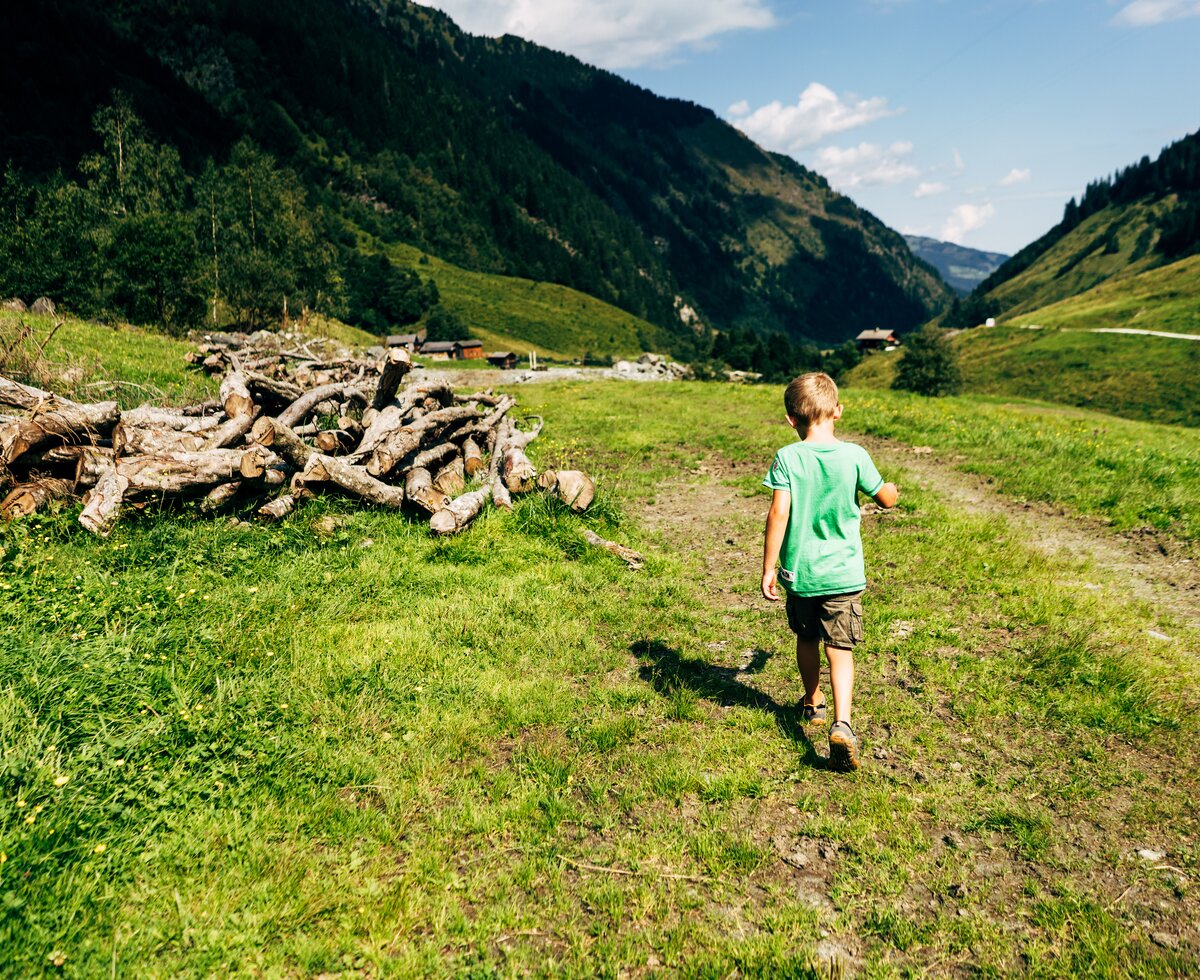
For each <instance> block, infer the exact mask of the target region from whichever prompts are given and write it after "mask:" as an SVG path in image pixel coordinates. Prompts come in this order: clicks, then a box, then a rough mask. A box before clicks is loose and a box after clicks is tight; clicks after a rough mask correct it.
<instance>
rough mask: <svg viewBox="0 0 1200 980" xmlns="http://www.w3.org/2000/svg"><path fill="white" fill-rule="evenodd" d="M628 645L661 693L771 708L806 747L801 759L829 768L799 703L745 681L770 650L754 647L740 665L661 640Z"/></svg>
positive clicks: (641, 674)
mask: <svg viewBox="0 0 1200 980" xmlns="http://www.w3.org/2000/svg"><path fill="white" fill-rule="evenodd" d="M629 649H630V652H631V653H633V655H634V656H635V657H637V658H638V660H640V661H641V663H642V666H641V669H640V670H639V671H638V676H639V677H641V679H642V680H644V681H646V682H647V683H649V684H650V686H651V687H653V688H654V690H656V691H657V692H658V693H659V694H664V695H668V696H669V695H671V694H673V693H675V692H676V691H679V690H681V689H682V690H687V691H691V692H692V693H694V694H696V695H698V696H700V697H702V698H704V699H706V700H708V701H712V702H714V703H715V704H719V705H721V706H722V707H726V708H729V707H741V708H754V709H756V710H758V711H767V712H770V714H771V715H773V716H774V718H775V724H776V725H778V726H779V730H780V731H781V732H782V733H783V734H784V735H785V736H786V737H787V738H790V739H791V740H792V741H794V742H796V743H797V745H799V746H800V747H801V748H802V749H803V752H804V755H803V758H802V760H801V761H802V762H804V763H805V764H806V765H810V766H812V767H813V768H814V769H826V768H828V765H829V763H828V760H827V759H825V758H823V757H822V756H821V755H819V754H818V753H817V750H816V747H815V746H814V745H813V743H812V740H811V739H809V737H808V732H807V731H806V730H805V727H804V724H803V721H802V720H801V717H800V709H799V707H798V706H797V705H790V704H789V705H784V704H780V703H779V702H778V701H776V700H775V699H774V698H772V697H771V696H770V695H769V694H764V693H763V692H762V691H760V690H758V689H757V688H753V687H751V686H750V685H748V684H746V683H744V681H743V678H745V677H746V676H747V675H749V674H755V673H758V672H759V671H760V670H762V668H763V666H764V665H765V664H766V662H767V659H768V658H769V657H770V656H771V655H770V654H769V653H768V652H767V651H765V650H755V651H754V656H753V658H752V659H751V661H750V663H749V664H747V665H746V666H745V667H742V668H737V667H718V666H716V665H715V664H709V663H705V662H704V661H702V660H692V659H690V658H687V657H684V656H683V655H682V654H680V652H679V651H678V650H676V649H675V648H674V647H670V646H667V645H666V644H665V643H663V642H661V641H660V640H637V641H636V642H634V643H631V644H630V646H629Z"/></svg>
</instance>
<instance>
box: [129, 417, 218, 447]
mask: <svg viewBox="0 0 1200 980" xmlns="http://www.w3.org/2000/svg"><path fill="white" fill-rule="evenodd" d="M211 431H213V432H216V431H218V430H216V429H214V430H211ZM112 442H113V451H114V452H115V453H116V454H117V455H118V456H135V455H138V454H140V453H195V452H199V451H200V450H201V449H204V448H205V447H206V446H207V445H208V436H206V435H201V434H200V433H197V432H182V431H176V430H175V429H160V428H152V429H144V428H141V427H140V426H134V425H129V424H127V423H126V421H125V419H124V418H122V419H121V421H120V422H118V423H117V426H116V428H115V429H113V434H112Z"/></svg>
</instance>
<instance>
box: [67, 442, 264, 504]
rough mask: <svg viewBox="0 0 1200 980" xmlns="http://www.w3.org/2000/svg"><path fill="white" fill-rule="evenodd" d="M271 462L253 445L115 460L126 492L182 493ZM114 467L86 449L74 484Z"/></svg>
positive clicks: (249, 475) (250, 475)
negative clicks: (250, 446) (244, 447)
mask: <svg viewBox="0 0 1200 980" xmlns="http://www.w3.org/2000/svg"><path fill="white" fill-rule="evenodd" d="M274 462H275V457H274V456H273V454H271V453H270V452H269V451H267V450H265V449H262V448H260V447H252V448H250V449H210V450H208V451H207V452H201V453H159V454H157V455H154V456H126V457H124V458H122V459H117V460H116V462H115V469H116V471H117V472H118V473H119V474H120V475H121V476H122V477H123V478H124V479H125V481H126V483H127V486H126V490H127V491H128V492H129V493H183V492H186V491H195V490H198V489H204V488H209V487H212V486H213V485H215V484H218V483H229V482H230V481H233V480H239V479H242V478H245V479H255V478H257V477H261V476H262V475H263V473H264V472H265V471H266V469H267V467H268V466H269V465H271V464H272V463H274ZM113 468H114V462H113V460H111V459H106V458H104V457H103V456H97V455H93V454H90V453H85V454H83V455H81V456H80V458H79V467H78V469H77V470H76V480H75V482H76V485H77V486H91V485H93V484H98V483H99V481H100V480H101V479H102V478H103V477H104V474H105V473H106V472H107V471H108V470H109V469H113ZM122 492H125V491H122Z"/></svg>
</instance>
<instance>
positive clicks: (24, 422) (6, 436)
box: [0, 402, 120, 463]
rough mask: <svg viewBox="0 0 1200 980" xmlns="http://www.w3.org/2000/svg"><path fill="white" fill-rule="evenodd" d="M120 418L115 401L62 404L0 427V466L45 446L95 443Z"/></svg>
mask: <svg viewBox="0 0 1200 980" xmlns="http://www.w3.org/2000/svg"><path fill="white" fill-rule="evenodd" d="M119 418H120V413H119V412H118V411H117V403H116V402H101V403H99V404H96V405H77V404H75V403H74V402H67V403H59V404H58V405H56V406H55V407H54V408H53V409H52V410H50V411H46V412H37V413H35V414H34V416H33V417H32V418H28V419H18V420H17V421H16V422H9V423H7V424H6V425H4V426H0V463H12V462H13V461H14V460H15V459H17V458H18V457H20V456H21V455H22V454H24V453H27V452H29V450H31V449H36V448H38V447H39V446H42V445H45V444H46V443H53V442H73V443H84V442H94V441H95V438H96V435H97V434H98V433H108V432H110V431H111V430H112V427H113V426H114V425H116V423H117V419H119Z"/></svg>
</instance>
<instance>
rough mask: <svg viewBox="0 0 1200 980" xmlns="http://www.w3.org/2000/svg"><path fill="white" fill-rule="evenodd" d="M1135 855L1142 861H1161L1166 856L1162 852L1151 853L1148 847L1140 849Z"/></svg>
mask: <svg viewBox="0 0 1200 980" xmlns="http://www.w3.org/2000/svg"><path fill="white" fill-rule="evenodd" d="M1137 853H1138V857H1140V858H1141V859H1142V860H1143V861H1161V860H1162V859H1163V858H1165V857H1166V856H1167V855H1166V854H1165V853H1163V852H1162V851H1153V850H1151V849H1150V848H1148V847H1143V848H1141V849H1140V850H1139V851H1138V852H1137Z"/></svg>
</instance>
